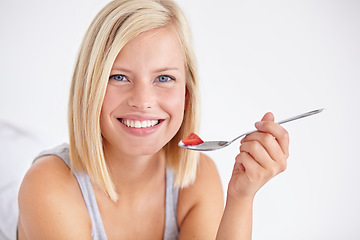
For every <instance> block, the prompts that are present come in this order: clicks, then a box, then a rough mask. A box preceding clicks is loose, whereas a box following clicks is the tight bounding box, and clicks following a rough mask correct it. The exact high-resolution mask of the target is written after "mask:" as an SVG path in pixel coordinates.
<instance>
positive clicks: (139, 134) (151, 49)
mask: <svg viewBox="0 0 360 240" xmlns="http://www.w3.org/2000/svg"><path fill="white" fill-rule="evenodd" d="M185 93H186V74H185V64H184V56H183V50H182V47H181V44H180V42H179V40H178V38H177V35H176V33H175V32H174V31H173V30H172V29H171V28H161V29H157V30H151V31H148V32H145V33H143V34H141V35H139V36H137V37H136V38H134V39H133V40H131V41H130V42H128V43H127V44H126V45H125V46H124V48H123V49H122V50H121V51H120V53H119V55H118V56H117V58H116V60H115V62H114V64H113V67H112V70H111V73H110V77H109V82H108V86H107V90H106V94H105V98H104V103H103V106H102V111H101V115H100V127H101V132H102V135H103V141H104V147H105V153H106V152H109V151H113V152H114V151H115V152H116V153H117V154H127V155H151V154H154V153H156V152H158V151H159V150H160V149H161V148H162V147H163V146H164V145H165V144H166V143H168V142H169V141H170V140H171V139H172V137H173V136H174V135H175V134H176V133H177V131H178V130H179V128H180V126H181V123H182V120H183V116H184V108H185Z"/></svg>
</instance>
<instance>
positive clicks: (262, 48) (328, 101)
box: [0, 0, 360, 240]
mask: <svg viewBox="0 0 360 240" xmlns="http://www.w3.org/2000/svg"><path fill="white" fill-rule="evenodd" d="M107 2H108V1H100V0H76V1H75V0H62V1H58V0H57V1H46V0H32V1H27V0H20V1H5V0H1V2H0V36H1V37H0V74H1V78H0V81H1V85H0V120H2V121H7V122H10V123H12V124H14V125H18V126H21V127H22V128H25V129H27V130H29V131H31V132H35V133H36V135H37V136H40V138H42V140H43V141H44V142H45V144H44V145H49V146H54V145H56V144H58V143H62V142H65V141H67V124H66V108H67V99H68V89H69V85H70V79H71V75H72V70H73V65H74V62H75V57H76V54H77V51H78V47H79V45H80V41H81V39H82V37H83V35H84V33H85V31H86V29H87V27H88V25H89V24H90V22H91V21H92V18H93V17H94V16H95V14H96V13H97V12H98V11H99V10H100V9H101V8H102V7H103V6H104V5H105V4H106V3H107ZM178 3H179V4H180V6H181V7H182V8H183V9H184V11H185V14H186V15H187V17H188V19H189V22H190V25H191V27H192V31H193V37H194V47H195V50H196V53H197V57H198V63H199V70H200V77H201V79H200V81H201V93H202V127H201V132H200V136H201V137H202V138H203V139H206V140H216V139H219V140H223V139H231V138H233V137H235V136H237V135H239V134H241V133H242V132H245V131H247V130H251V129H253V124H254V123H255V122H256V121H258V120H260V118H261V117H262V115H263V114H264V113H266V112H267V111H272V112H273V113H274V114H275V117H276V119H277V120H281V119H283V118H287V117H290V116H292V115H296V114H300V113H302V112H305V111H310V110H314V109H317V108H326V109H327V111H326V112H324V113H321V114H320V115H316V116H313V117H310V118H308V119H303V120H300V121H297V122H292V123H289V124H286V125H285V127H286V128H287V130H288V131H289V133H290V137H291V145H290V150H291V156H290V158H289V164H288V169H287V170H286V172H284V173H282V174H281V175H279V176H277V177H276V178H275V179H273V180H272V181H271V182H269V183H268V184H266V185H265V186H264V188H263V189H261V190H260V191H259V193H258V195H257V197H256V201H255V210H254V234H253V235H254V239H267V240H269V239H274V240H275V239H277V240H279V239H284V240H285V239H292V240H297V239H299V240H300V239H311V240H318V239H326V240H331V239H334V240H338V239H360V187H359V183H360V174H359V173H358V171H359V168H360V157H359V148H360V143H359V136H360V123H359V119H360V108H359V103H360V1H356V0H352V1H351V0H313V1H310V0H302V1H301V0H298V1H295V0H282V1H281V0H274V1H266V0H258V1H248V0H241V1H239V0H236V1H235V0H222V1H214V0H211V1H199V0H197V1H194V0H193V1H191V0H183V1H180V0H178ZM19 148H20V149H21V148H22V146H19ZM237 149H238V144H237V143H236V144H233V145H232V146H230V147H228V148H226V149H222V150H219V151H217V152H211V153H209V155H210V156H211V157H212V158H213V159H214V161H215V163H216V164H217V166H218V169H219V172H220V175H221V178H222V181H223V186H224V190H225V192H226V187H227V183H228V181H229V179H230V175H231V171H232V166H233V162H234V158H235V156H236V154H237ZM31 157H32V156H29V159H24V160H23V161H24V162H25V163H26V164H28V163H29V162H31ZM0 161H1V164H2V165H3V166H9V165H11V163H8V162H6V161H7V159H0ZM26 164H25V165H26ZM23 168H24V167H21V166H20V167H19V169H21V171H20V173H21V174H23V172H22V171H23ZM1 174H2V175H3V174H5V176H6V173H4V172H3V173H1ZM7 174H9V173H7ZM21 174H20V175H21Z"/></svg>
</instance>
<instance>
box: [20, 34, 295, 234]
mask: <svg viewBox="0 0 360 240" xmlns="http://www.w3.org/2000/svg"><path fill="white" fill-rule="evenodd" d="M169 53H171V54H169ZM162 76H167V77H169V76H170V78H166V77H165V78H163V77H162ZM185 76H186V73H185V68H184V58H183V52H182V47H181V45H180V43H179V41H178V39H177V36H176V34H175V33H174V32H173V30H172V29H171V28H162V29H159V30H152V31H149V32H145V33H143V34H141V35H139V36H138V37H136V38H135V39H133V40H132V41H130V42H129V43H128V44H127V45H125V47H124V48H123V49H122V51H121V52H120V53H119V55H118V57H117V59H116V60H115V62H114V65H113V68H112V71H111V74H110V79H109V83H108V87H107V91H106V95H105V99H104V103H103V107H102V111H101V117H100V125H101V130H102V134H103V138H104V153H105V158H106V161H107V164H108V166H109V169H110V171H111V174H112V176H113V181H114V184H115V186H116V190H117V192H118V193H119V200H118V201H117V202H116V203H114V202H112V201H111V200H110V199H109V198H108V197H107V196H106V195H105V194H104V193H103V192H102V191H101V190H99V189H98V188H97V187H96V185H94V184H93V188H94V191H95V197H96V200H97V203H98V206H99V211H100V214H101V217H102V221H103V224H104V227H105V231H106V234H107V237H108V239H162V238H163V232H164V221H165V209H164V205H165V157H164V154H163V152H162V151H161V149H162V147H163V146H164V145H165V144H166V143H167V142H168V141H169V140H170V139H171V138H172V137H173V136H174V135H175V134H176V132H177V131H178V129H179V127H180V125H181V122H182V118H183V113H184V106H185V101H186V80H185ZM174 79H175V80H174ZM160 80H161V81H160ZM163 80H164V81H163ZM119 119H131V120H144V119H160V120H161V121H160V122H161V123H160V124H159V125H158V126H156V127H155V128H154V129H155V130H154V131H153V132H151V134H149V132H147V131H143V130H134V129H132V130H131V131H128V129H127V127H126V126H125V125H124V124H123V123H122V122H121V121H119ZM256 127H257V129H258V130H259V132H256V133H253V134H251V135H248V136H247V137H245V138H244V139H243V140H242V144H241V147H240V153H239V155H237V156H236V158H235V159H236V160H235V165H234V170H233V176H232V178H231V180H230V183H229V187H228V192H227V203H226V206H225V209H224V207H223V206H224V201H223V192H222V187H221V182H220V177H219V174H218V172H217V169H216V166H215V164H214V162H213V161H212V160H211V159H210V158H209V157H207V156H206V155H201V156H200V160H199V166H198V170H197V177H196V180H195V182H194V184H192V185H191V186H189V187H187V188H185V189H181V190H180V192H179V200H178V207H177V221H178V225H179V229H180V235H179V239H204V240H205V239H206V240H208V239H215V238H217V239H251V231H252V229H251V222H252V202H253V199H254V197H255V194H256V192H257V191H258V190H259V189H260V188H261V186H262V185H264V184H265V183H266V182H267V181H268V180H270V179H271V178H272V177H273V176H275V175H276V174H278V173H279V172H281V171H283V170H284V169H285V166H286V159H287V156H288V135H287V132H286V131H285V130H284V129H283V128H282V127H280V126H279V125H277V124H275V123H274V122H273V115H272V114H270V113H268V114H266V115H265V116H264V118H263V119H262V121H261V123H257V124H256ZM133 130H134V131H133ZM151 131H152V130H151ZM19 213H20V214H19V239H20V240H23V239H55V240H56V239H91V221H90V217H89V214H88V211H87V208H86V206H85V204H84V200H83V198H82V194H81V191H80V189H79V186H78V183H77V181H76V179H75V177H74V175H73V174H72V173H71V171H70V170H69V168H68V167H67V166H66V165H65V163H64V162H63V161H62V160H61V159H59V158H58V157H56V156H46V157H42V158H40V159H39V160H37V161H36V162H35V163H34V164H33V165H32V166H31V168H30V169H29V171H28V172H27V174H26V176H25V177H24V180H23V183H22V185H21V188H20V192H19ZM154 222H156V223H157V224H154ZM139 223H141V224H139ZM121 226H126V227H121ZM199 229H201V230H199Z"/></svg>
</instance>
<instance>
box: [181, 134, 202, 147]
mask: <svg viewBox="0 0 360 240" xmlns="http://www.w3.org/2000/svg"><path fill="white" fill-rule="evenodd" d="M182 142H183V143H184V144H185V145H199V144H201V143H203V142H204V141H203V140H201V138H200V137H199V136H198V135H196V134H195V133H191V134H190V135H189V136H187V137H186V138H184V139H183V140H182Z"/></svg>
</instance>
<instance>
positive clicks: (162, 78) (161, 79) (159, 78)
mask: <svg viewBox="0 0 360 240" xmlns="http://www.w3.org/2000/svg"><path fill="white" fill-rule="evenodd" d="M171 80H175V79H174V78H173V77H170V76H166V75H162V76H159V77H157V81H159V82H169V81H171Z"/></svg>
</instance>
